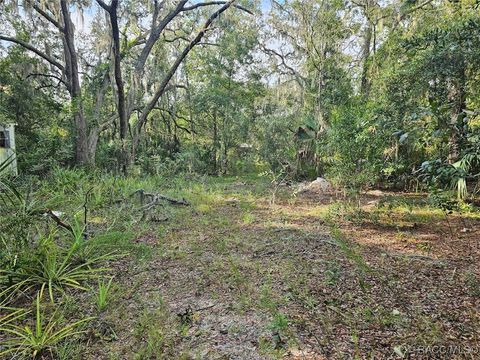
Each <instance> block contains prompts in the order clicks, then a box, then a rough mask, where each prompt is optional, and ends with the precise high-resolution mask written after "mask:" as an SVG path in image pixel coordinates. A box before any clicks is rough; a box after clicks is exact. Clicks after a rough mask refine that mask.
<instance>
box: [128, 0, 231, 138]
mask: <svg viewBox="0 0 480 360" xmlns="http://www.w3.org/2000/svg"><path fill="white" fill-rule="evenodd" d="M234 2H235V0H229V1H227V2H226V3H225V4H224V5H223V6H222V7H221V8H220V9H218V10H217V11H215V12H214V13H213V14H212V15H210V17H209V18H208V19H207V21H206V22H205V24H204V25H203V28H202V29H201V30H200V31H199V33H198V34H197V36H196V37H195V38H194V39H193V40H192V41H191V42H190V44H188V45H187V46H186V47H185V49H184V50H183V51H182V53H181V54H180V55H179V56H178V57H177V60H175V63H174V64H173V65H172V66H171V68H170V70H169V71H168V72H167V74H166V75H165V77H164V79H163V81H162V83H161V84H160V86H159V88H158V89H157V91H156V92H155V94H154V96H153V97H152V99H150V101H149V102H148V103H147V105H146V106H145V107H144V109H143V111H142V113H141V115H140V118H139V120H138V122H137V125H136V134H135V136H136V139H134V141H133V146H134V147H135V146H136V143H138V141H139V135H140V132H141V129H142V127H143V125H144V124H145V122H146V121H147V118H148V115H149V114H150V112H151V111H152V110H153V108H154V107H155V104H156V103H157V101H158V99H160V97H161V96H162V95H163V94H164V93H165V89H166V88H167V85H168V83H169V82H170V80H171V78H172V77H173V75H174V74H175V72H176V71H177V69H178V67H179V66H180V64H181V63H182V62H183V60H184V59H185V58H186V57H187V55H188V53H189V52H190V51H191V50H192V49H193V48H194V47H195V45H197V44H198V43H199V42H200V41H201V40H202V39H203V37H204V36H205V34H206V32H207V30H208V28H209V27H210V26H211V25H212V23H213V21H215V20H216V19H217V18H218V17H219V16H220V15H221V14H222V13H223V12H225V11H226V10H227V9H228V8H230V6H232V5H233V3H234Z"/></svg>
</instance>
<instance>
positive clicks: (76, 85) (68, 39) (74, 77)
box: [60, 0, 92, 165]
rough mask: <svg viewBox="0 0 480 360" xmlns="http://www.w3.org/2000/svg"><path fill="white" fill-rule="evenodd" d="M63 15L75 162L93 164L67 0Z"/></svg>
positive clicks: (62, 1) (62, 3)
mask: <svg viewBox="0 0 480 360" xmlns="http://www.w3.org/2000/svg"><path fill="white" fill-rule="evenodd" d="M60 5H61V9H62V17H63V22H64V29H63V35H64V42H63V43H64V53H65V64H66V68H65V72H66V77H67V80H68V91H69V93H70V98H71V103H72V109H73V118H74V123H75V131H76V134H75V163H76V164H77V165H88V164H91V162H92V161H91V159H89V154H88V135H87V121H86V119H85V115H84V112H83V104H82V90H81V87H80V77H79V72H78V57H77V52H76V49H75V35H74V29H73V23H72V20H71V18H70V12H69V10H68V6H69V5H68V4H67V1H66V0H61V1H60Z"/></svg>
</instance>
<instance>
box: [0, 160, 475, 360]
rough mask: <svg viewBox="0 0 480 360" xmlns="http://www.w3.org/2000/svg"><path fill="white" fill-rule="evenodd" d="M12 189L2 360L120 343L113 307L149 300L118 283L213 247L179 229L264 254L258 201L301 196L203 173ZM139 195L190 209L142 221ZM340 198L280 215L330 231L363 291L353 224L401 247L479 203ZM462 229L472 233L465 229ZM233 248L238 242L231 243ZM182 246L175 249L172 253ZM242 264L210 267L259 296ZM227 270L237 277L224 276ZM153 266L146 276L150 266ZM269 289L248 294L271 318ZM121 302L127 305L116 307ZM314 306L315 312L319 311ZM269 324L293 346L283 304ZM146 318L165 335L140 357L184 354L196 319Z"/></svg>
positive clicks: (469, 213) (161, 207) (79, 178)
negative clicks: (390, 234)
mask: <svg viewBox="0 0 480 360" xmlns="http://www.w3.org/2000/svg"><path fill="white" fill-rule="evenodd" d="M280 180H281V179H277V181H280ZM272 181H273V182H272ZM10 188H12V189H13V188H15V189H16V192H14V193H11V194H10V195H11V196H9V198H8V200H5V201H4V202H3V203H2V213H1V215H0V219H1V221H0V224H1V225H0V238H1V247H0V251H1V264H0V269H1V270H0V271H1V272H0V286H1V287H0V306H1V320H0V321H1V323H0V337H1V343H2V345H1V348H0V354H1V355H2V356H3V357H5V358H9V357H17V358H22V357H23V358H32V357H33V358H47V359H48V358H59V359H70V358H74V355H73V354H75V353H76V352H77V351H78V349H79V348H82V346H84V344H87V343H90V342H93V343H97V344H98V343H99V342H100V343H101V342H103V341H107V342H109V341H114V340H115V339H116V336H117V335H116V333H115V331H114V330H112V329H111V328H109V327H108V326H107V327H106V328H105V321H104V318H105V316H107V315H105V314H107V313H109V315H108V316H107V317H111V316H112V311H113V312H115V310H114V309H111V308H110V306H111V303H112V302H115V298H117V300H118V298H119V297H127V298H128V297H129V296H140V294H136V295H133V294H135V293H136V291H137V290H136V289H135V286H132V288H128V287H127V288H125V287H124V286H125V284H117V280H116V278H117V277H118V276H120V274H121V273H122V272H123V270H125V268H126V267H129V266H131V265H129V264H132V263H134V264H135V266H138V267H140V268H142V266H143V265H142V264H148V263H149V262H150V261H152V260H153V261H155V260H156V259H157V258H158V256H161V257H163V256H166V258H167V259H182V258H186V257H188V256H191V255H189V254H193V256H195V257H196V256H200V255H201V254H202V253H203V251H202V248H203V246H204V245H202V244H201V243H195V242H193V243H190V245H189V246H191V250H189V252H186V253H184V252H182V251H181V247H180V248H178V246H181V245H180V244H181V243H182V242H184V241H193V239H194V238H192V240H190V238H188V239H182V237H181V236H182V235H181V234H177V232H178V231H179V230H180V231H181V229H191V231H192V232H193V233H195V232H196V231H199V230H197V229H204V228H211V229H215V231H218V232H219V233H220V234H222V233H224V232H225V231H226V232H225V235H224V236H221V235H220V237H217V236H216V235H215V237H214V238H213V240H214V241H215V243H214V244H213V245H212V246H214V249H216V250H215V251H218V252H219V253H220V254H224V253H225V251H227V249H228V248H230V247H231V246H234V248H238V249H243V248H244V247H245V246H259V244H260V243H258V244H255V245H248V243H249V241H253V240H249V239H245V238H243V236H245V235H242V232H243V231H244V230H242V228H243V227H245V228H247V229H248V228H249V227H252V226H255V224H257V223H258V221H259V218H258V216H259V215H258V213H257V211H256V210H255V209H256V207H257V205H258V203H259V202H260V203H266V204H269V205H268V207H270V209H271V210H270V211H272V214H275V213H276V212H278V211H279V210H278V209H277V207H276V203H275V201H277V202H281V203H283V204H290V203H291V204H294V203H296V202H297V201H298V199H297V192H296V191H295V190H294V189H292V188H291V187H289V186H286V185H281V184H278V183H276V182H275V179H274V180H271V179H270V178H268V177H266V176H258V175H252V176H250V177H247V176H244V177H240V178H238V177H237V178H228V177H224V178H222V177H208V176H196V175H186V176H176V177H173V176H169V175H165V176H161V175H158V176H148V177H142V178H140V177H128V178H123V177H118V176H111V175H108V174H102V173H88V172H86V171H81V170H68V169H61V168H55V169H53V171H52V172H51V174H50V175H49V176H48V177H47V178H45V179H40V178H36V177H31V178H22V179H17V181H16V182H14V183H12V184H11V186H10ZM139 189H143V190H144V191H145V192H150V193H161V194H163V195H166V196H168V197H170V198H175V199H186V200H187V201H188V203H189V204H190V205H191V206H188V207H183V206H176V205H172V204H169V203H168V202H165V203H159V204H158V206H155V207H154V208H152V209H149V210H148V211H145V207H144V204H143V203H142V202H141V199H140V197H139V196H138V195H132V194H135V192H136V191H138V190H139ZM337 196H338V198H337V200H336V201H334V202H331V203H329V204H327V205H321V204H318V206H316V207H314V208H312V209H311V210H309V212H307V213H305V214H304V213H299V214H294V213H292V214H288V213H285V214H284V215H281V217H286V216H287V217H292V216H293V218H292V219H293V220H290V221H293V222H295V221H296V220H295V218H298V219H302V218H312V219H313V218H315V219H317V220H315V221H316V222H318V223H319V224H322V223H323V224H325V225H326V226H327V227H328V228H329V229H330V233H331V237H332V240H331V243H332V244H333V245H334V246H335V247H336V248H337V249H338V251H339V253H340V254H343V256H345V257H346V258H347V259H349V261H350V262H351V263H352V264H354V267H355V268H356V269H357V270H356V271H358V274H360V275H358V276H360V278H359V279H360V285H361V286H366V285H362V282H364V281H366V280H365V279H367V278H368V277H369V276H370V275H369V274H370V273H371V271H372V269H371V265H369V264H368V263H367V262H366V260H365V259H364V258H363V256H362V251H361V250H360V248H359V247H358V245H355V243H353V242H351V240H350V238H349V237H348V236H346V235H345V234H347V235H348V234H349V233H348V231H347V232H344V230H343V226H344V224H345V223H348V224H351V225H349V226H350V227H351V226H363V227H365V228H368V227H369V226H373V227H378V228H380V229H384V230H382V231H387V230H388V231H390V230H389V229H396V230H395V231H396V232H395V233H394V234H397V235H395V236H398V237H399V239H401V241H404V240H405V239H404V236H405V235H402V234H404V232H405V231H404V228H411V229H413V228H415V227H417V226H422V224H429V223H431V222H433V221H444V220H447V221H448V219H449V218H450V217H451V216H452V214H455V215H453V216H455V217H457V218H458V217H459V216H460V212H462V213H463V214H464V216H463V217H462V216H460V218H462V219H463V220H462V221H464V222H465V220H464V219H467V222H468V221H469V220H468V219H476V218H477V216H478V215H477V212H476V210H475V208H474V207H472V206H471V205H461V206H460V205H458V203H457V205H456V207H455V208H454V209H451V208H445V206H444V204H443V203H441V204H440V205H439V204H438V203H437V202H435V201H431V199H430V200H429V199H427V198H425V197H402V196H401V194H400V195H398V196H397V195H391V196H387V197H382V198H381V199H380V200H379V201H378V202H375V204H374V205H372V206H373V208H371V209H370V210H367V211H366V210H364V209H362V208H361V198H360V197H359V195H358V194H357V193H355V194H351V195H348V196H347V195H346V194H345V193H343V194H342V193H339V194H338V195H337ZM222 204H227V205H228V204H229V205H230V206H234V207H235V208H238V209H239V210H238V211H239V212H240V215H235V216H237V217H238V219H235V224H237V225H235V224H233V225H232V223H231V221H232V220H234V219H232V218H229V217H228V216H229V215H228V214H227V213H222V212H223V210H222V206H225V205H222ZM282 211H284V210H282ZM302 211H303V210H302ZM459 211H460V212H459ZM52 214H53V215H54V216H52ZM435 219H436V220H435ZM263 221H265V224H266V226H268V227H271V228H277V227H278V228H279V229H283V228H286V229H288V228H289V226H290V225H289V224H288V223H287V222H286V221H287V220H285V223H275V222H272V221H273V220H268V219H265V220H263ZM302 221H304V220H302ZM471 221H473V220H471ZM238 224H240V225H238ZM352 224H353V225H352ZM308 226H309V225H308V224H304V225H302V226H301V228H302V229H301V233H299V235H298V236H299V239H301V238H302V236H304V234H306V232H308ZM448 226H449V227H450V232H451V235H452V237H453V236H454V235H455V234H456V233H457V232H458V229H452V226H451V225H450V223H448ZM177 227H179V229H177ZM222 229H224V230H222ZM385 229H386V230H385ZM222 231H223V232H222ZM282 231H283V230H282ZM465 231H470V230H469V225H468V224H466V225H465ZM454 233H455V234H454ZM185 236H195V235H185ZM202 236H203V235H202ZM229 238H232V239H233V240H227V239H229ZM242 238H243V240H242ZM166 239H170V240H171V243H167V242H165V243H164V241H167V240H166ZM195 241H196V240H195ZM229 241H233V243H229ZM255 241H259V240H255ZM262 241H263V240H262ZM265 241H266V240H265ZM176 242H178V243H179V245H178V246H175V243H176ZM328 242H330V240H329V241H328ZM232 244H233V245H232ZM422 244H423V243H420V244H416V245H415V246H416V247H417V248H416V250H418V251H425V253H426V254H427V255H428V254H430V253H431V251H432V249H431V248H429V247H428V246H431V245H428V244H426V245H422ZM167 249H168V251H167ZM165 254H167V255H165ZM254 254H255V252H254V251H253V250H252V253H251V254H250V251H249V256H254ZM222 256H223V255H222ZM225 261H226V260H225ZM242 261H243V260H242ZM242 261H241V260H240V258H238V259H236V258H233V257H229V260H228V261H227V262H226V263H223V262H222V263H218V264H217V263H214V264H212V265H211V266H210V267H209V272H210V273H211V275H209V276H213V277H215V276H220V277H221V278H223V277H224V276H223V275H228V274H229V275H228V276H227V278H225V279H224V284H226V285H228V284H230V285H228V286H229V287H231V288H240V289H242V288H245V289H250V286H249V285H248V280H247V279H246V278H245V276H246V275H245V274H244V273H243V271H244V270H242V269H244V267H245V266H246V265H245V264H244V263H243V262H242ZM225 266H227V268H228V273H227V274H223V275H220V274H222V273H223V272H224V270H221V269H223V267H225ZM332 266H333V265H332ZM145 267H146V268H147V269H148V265H145ZM216 267H220V268H218V274H217V275H215V274H213V273H215V272H216V270H215V269H216ZM142 271H147V270H142ZM341 271H343V270H341V269H340V268H338V267H334V266H333V267H332V268H331V269H330V270H329V271H328V272H327V273H326V275H325V276H326V278H325V280H324V281H325V283H326V284H327V285H328V284H334V285H335V284H336V283H337V281H338V276H339V272H341ZM212 272H213V273H212ZM364 278H365V279H364ZM222 281H223V280H222ZM477 281H478V280H477V278H476V275H475V274H474V273H471V276H468V274H466V275H465V282H466V283H465V284H466V285H465V286H468V287H469V289H471V291H472V292H474V291H475V286H478V284H477ZM267 283H268V281H267ZM267 283H265V284H264V286H263V285H262V286H263V287H262V289H263V290H262V291H261V292H260V293H259V294H256V292H255V294H254V295H251V296H253V297H251V299H255V298H256V297H257V296H258V304H256V303H255V304H256V305H255V306H258V307H259V309H262V308H264V309H267V310H268V309H269V308H270V309H273V308H272V306H274V305H272V302H275V301H280V300H279V299H277V300H275V296H277V295H272V294H270V295H269V293H268V292H269V291H270V290H268V286H267V285H266V284H267ZM475 284H477V285H475ZM265 286H266V287H265ZM329 286H330V285H329ZM295 287H296V289H297V290H298V292H299V296H303V295H301V294H302V293H303V292H304V290H305V289H303V290H302V286H301V284H300V283H298V284H295ZM248 291H250V290H248ZM252 291H253V290H252ZM477 291H478V290H477ZM126 294H127V295H126ZM128 294H132V295H128ZM238 296H239V298H238V306H239V311H244V310H241V309H242V308H243V307H245V306H246V307H247V308H248V306H252V305H251V301H252V300H251V299H249V298H248V296H250V295H247V294H246V293H245V294H241V293H239V294H238ZM307 300H308V299H305V301H307ZM255 301H256V300H255ZM281 301H282V303H283V302H284V301H287V300H285V299H284V300H281ZM310 301H314V299H313V298H312V299H310ZM287 303H288V301H287ZM116 304H117V306H118V301H117V303H116ZM248 304H250V305H248ZM311 306H314V307H316V306H317V305H315V302H313V303H312V304H311ZM159 311H160V310H159ZM163 311H166V310H163ZM261 311H263V310H261ZM187 313H188V311H187ZM267 314H271V315H269V316H271V323H270V325H268V326H267V329H270V328H271V329H273V330H271V329H270V330H268V331H273V332H274V333H280V334H284V335H282V336H284V337H288V336H290V335H288V334H290V332H291V331H292V330H291V328H290V327H289V326H290V325H289V324H290V322H289V320H288V317H286V315H285V314H284V313H282V312H279V310H278V309H277V305H275V307H274V310H271V311H270V310H268V311H267ZM157 315H158V316H159V321H166V322H171V321H173V322H174V323H176V322H177V320H175V319H174V320H172V319H171V318H170V317H169V316H167V315H166V314H165V313H161V311H160V313H159V314H157ZM187 315H188V314H187ZM145 316H146V318H145V319H144V320H142V319H139V320H138V321H139V322H138V324H137V325H135V326H142V325H141V322H142V321H144V322H145V324H144V325H143V326H145V327H146V330H145V331H147V333H148V331H153V333H152V334H151V335H148V336H152V337H153V338H154V339H156V340H152V341H154V342H155V341H157V342H158V341H160V340H159V339H158V338H157V337H160V338H161V339H162V340H161V341H160V342H159V343H158V344H160V345H158V348H156V347H155V345H154V344H153V343H150V340H148V339H147V345H145V346H144V345H142V346H141V348H140V349H139V350H138V351H139V352H138V353H137V357H138V358H151V357H154V358H155V356H160V355H158V354H163V355H161V356H160V357H162V356H165V357H167V358H168V357H169V356H170V355H172V354H173V353H174V352H175V346H176V345H175V344H174V343H169V341H174V340H173V338H172V336H173V337H175V336H180V335H178V334H181V333H182V331H183V330H181V329H182V326H183V327H185V331H187V330H188V328H189V326H190V325H189V324H190V322H189V321H191V320H188V321H187V322H186V323H183V322H182V321H181V322H180V325H179V326H180V327H179V328H178V329H180V330H178V329H177V328H176V330H172V331H173V333H170V334H169V333H168V331H167V330H166V329H164V328H162V329H163V330H162V331H163V333H162V335H160V334H158V333H157V332H156V331H158V329H157V328H150V327H151V324H149V323H148V320H147V319H148V318H149V316H150V315H148V316H147V315H145ZM165 316H166V317H165ZM188 316H190V315H188ZM102 319H103V320H102ZM162 319H163V320H162ZM107 323H108V322H107ZM182 324H183V325H182ZM125 326H128V325H125ZM175 326H177V325H175ZM124 330H125V329H122V331H124ZM135 331H136V332H137V331H138V332H139V335H138V336H139V338H143V336H144V334H143V330H140V329H137V330H135ZM174 334H177V335H175V336H174ZM291 336H293V335H291ZM262 341H263V343H262V342H261V343H260V345H259V346H260V348H263V350H262V351H264V352H265V351H266V352H267V353H268V354H269V355H268V356H274V355H275V354H276V355H275V356H277V355H278V356H280V355H281V354H283V353H284V350H282V349H283V347H280V349H277V348H276V345H275V346H273V347H272V345H271V340H269V339H267V340H265V339H264V340H262ZM162 344H163V345H162ZM169 353H170V355H168V354H169ZM142 354H143V355H142ZM155 354H156V355H155ZM172 356H173V355H172Z"/></svg>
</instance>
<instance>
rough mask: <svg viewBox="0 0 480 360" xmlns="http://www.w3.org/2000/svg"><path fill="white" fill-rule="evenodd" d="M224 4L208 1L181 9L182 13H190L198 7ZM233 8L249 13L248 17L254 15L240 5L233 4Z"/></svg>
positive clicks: (222, 3) (224, 2)
mask: <svg viewBox="0 0 480 360" xmlns="http://www.w3.org/2000/svg"><path fill="white" fill-rule="evenodd" d="M226 3H227V1H208V2H203V3H197V4H194V5H191V6H185V7H184V8H183V9H182V11H190V10H194V9H197V8H199V7H204V6H211V5H224V4H226ZM233 6H234V7H236V8H237V9H239V10H242V11H245V12H247V13H249V14H250V15H255V14H254V13H253V12H252V11H250V10H248V9H247V8H245V7H243V6H241V5H237V4H234V5H233Z"/></svg>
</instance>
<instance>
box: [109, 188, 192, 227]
mask: <svg viewBox="0 0 480 360" xmlns="http://www.w3.org/2000/svg"><path fill="white" fill-rule="evenodd" d="M137 194H138V195H139V196H140V204H141V206H140V207H139V208H138V210H139V211H142V212H143V216H142V218H141V220H145V218H146V217H147V212H148V211H149V210H151V209H152V208H154V207H155V206H157V205H159V204H161V203H162V202H164V201H166V202H169V203H170V204H172V205H178V206H190V203H189V202H188V201H187V200H185V199H183V198H182V199H174V198H171V197H169V196H166V195H163V194H157V193H149V192H146V191H145V190H143V189H138V190H135V191H134V192H133V193H131V194H130V195H129V196H128V197H127V198H125V199H120V200H117V201H116V203H122V202H125V201H127V199H129V198H132V197H133V196H135V195H137ZM166 220H168V217H166V218H162V219H160V220H158V219H154V221H166Z"/></svg>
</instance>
